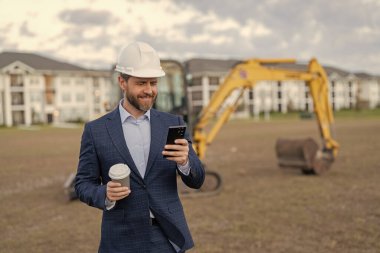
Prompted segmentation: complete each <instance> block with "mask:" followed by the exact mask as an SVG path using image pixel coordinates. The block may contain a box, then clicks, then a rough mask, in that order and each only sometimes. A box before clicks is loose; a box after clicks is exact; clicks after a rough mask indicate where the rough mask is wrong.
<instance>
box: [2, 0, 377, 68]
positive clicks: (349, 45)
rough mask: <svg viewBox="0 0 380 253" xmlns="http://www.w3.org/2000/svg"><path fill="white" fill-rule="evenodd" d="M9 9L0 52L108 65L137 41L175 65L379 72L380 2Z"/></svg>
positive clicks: (118, 0) (169, 2)
mask: <svg viewBox="0 0 380 253" xmlns="http://www.w3.org/2000/svg"><path fill="white" fill-rule="evenodd" d="M20 2H21V3H22V4H20ZM11 3H13V2H9V4H7V5H3V6H2V8H0V16H1V17H2V22H1V24H0V43H1V44H0V45H1V47H2V48H5V49H12V48H19V49H20V50H32V51H33V50H34V51H37V52H38V51H49V52H53V53H54V52H56V53H55V54H56V55H57V56H59V57H60V58H63V59H64V58H65V57H66V58H68V59H69V60H70V61H71V62H75V60H76V59H77V60H78V61H80V63H81V64H82V65H84V66H86V64H87V65H88V66H94V64H96V65H100V64H102V63H103V64H105V66H108V65H109V64H112V63H114V61H115V58H116V55H117V52H118V50H119V49H120V48H121V46H122V45H123V44H125V43H128V42H131V41H134V40H144V41H147V42H148V43H150V44H152V45H153V46H154V47H156V48H157V50H158V51H159V53H160V55H163V56H165V57H166V58H173V59H179V60H183V59H188V58H189V57H213V58H240V59H245V58H249V57H265V58H269V57H275V58H279V57H292V58H297V59H298V58H302V60H308V58H309V57H312V56H315V57H317V58H318V59H319V60H320V62H322V63H325V62H326V63H331V64H334V65H335V66H336V67H341V68H349V69H348V70H355V69H367V70H368V71H372V72H379V70H378V69H380V68H379V67H378V66H379V64H380V58H376V57H375V56H378V55H379V53H380V48H379V46H378V45H380V34H379V33H380V32H379V31H380V27H379V26H380V14H379V13H380V0H346V1H344V2H342V1H331V0H319V1H303V0H265V1H263V0H261V1H260V0H258V1H251V0H241V1H239V2H238V3H236V1H231V0H219V1H218V2H217V4H215V1H203V0H193V1H187V0H144V1H137V0H134V1H132V0H128V1H125V0H113V1H112V4H110V3H109V2H105V1H100V0H85V1H75V0H66V1H60V2H59V3H57V2H55V1H54V2H53V1H50V0H39V1H37V2H30V1H26V0H18V1H17V4H16V2H14V5H13V4H11ZM16 5H17V6H16ZM15 8H17V12H14V13H13V15H8V14H9V13H10V12H12V11H13V10H14V9H15ZM44 8H45V9H48V10H49V11H48V12H46V11H41V10H42V9H44ZM28 36H29V37H28ZM26 37H27V39H25V38H26Z"/></svg>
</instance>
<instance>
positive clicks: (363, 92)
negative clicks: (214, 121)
mask: <svg viewBox="0 0 380 253" xmlns="http://www.w3.org/2000/svg"><path fill="white" fill-rule="evenodd" d="M238 63H239V61H238V60H217V59H191V60H188V61H186V62H185V68H186V73H187V79H188V81H189V84H190V87H189V88H188V94H189V98H190V101H191V103H192V105H193V112H194V114H197V113H199V112H200V110H201V109H202V108H203V107H204V106H205V105H207V104H208V103H209V101H210V98H211V95H212V94H213V93H214V92H215V90H216V89H218V86H219V85H220V84H221V83H222V82H223V81H224V79H225V77H226V76H227V74H228V72H229V71H230V69H231V68H233V66H235V65H236V64H238ZM277 67H278V68H284V69H292V70H300V71H306V70H307V67H308V64H307V63H305V64H300V63H296V64H290V63H282V64H278V65H277ZM324 69H325V71H326V73H327V75H328V79H329V84H328V85H329V98H330V101H331V104H332V107H333V110H335V111H338V110H342V109H354V108H369V109H373V108H376V107H379V106H380V77H379V76H373V75H369V74H365V73H350V72H347V71H344V70H342V69H338V68H335V67H329V66H325V67H324ZM236 96H237V94H232V95H231V97H230V101H227V102H226V103H227V104H228V103H231V102H232V101H234V100H235V98H236ZM288 111H306V112H312V111H313V101H312V98H311V97H310V94H309V88H308V86H307V85H306V84H305V82H303V81H299V80H293V81H260V82H258V83H257V84H256V85H255V86H254V87H253V88H251V89H249V90H248V91H246V92H245V93H244V94H243V97H242V103H241V104H240V106H239V107H238V109H237V111H236V113H235V114H234V117H249V116H253V117H259V115H260V113H264V115H268V114H269V112H281V113H287V112H288Z"/></svg>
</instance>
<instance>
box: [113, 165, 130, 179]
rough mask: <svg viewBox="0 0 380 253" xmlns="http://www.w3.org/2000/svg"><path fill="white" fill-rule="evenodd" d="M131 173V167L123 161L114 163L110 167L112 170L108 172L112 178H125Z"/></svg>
mask: <svg viewBox="0 0 380 253" xmlns="http://www.w3.org/2000/svg"><path fill="white" fill-rule="evenodd" d="M130 173H131V170H130V169H129V167H128V165H126V164H123V163H118V164H115V165H112V166H111V168H110V171H109V172H108V175H109V177H110V178H112V179H123V178H125V177H127V176H129V174H130Z"/></svg>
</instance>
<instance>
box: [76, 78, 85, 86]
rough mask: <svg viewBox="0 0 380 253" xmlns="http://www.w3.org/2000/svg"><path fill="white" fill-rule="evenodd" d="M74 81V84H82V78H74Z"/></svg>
mask: <svg viewBox="0 0 380 253" xmlns="http://www.w3.org/2000/svg"><path fill="white" fill-rule="evenodd" d="M75 83H76V84H78V85H82V84H84V78H79V77H78V78H77V79H76V80H75Z"/></svg>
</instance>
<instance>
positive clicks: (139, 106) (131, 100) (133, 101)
mask: <svg viewBox="0 0 380 253" xmlns="http://www.w3.org/2000/svg"><path fill="white" fill-rule="evenodd" d="M145 96H150V97H151V98H152V103H151V104H147V105H144V104H141V103H139V101H138V98H137V97H134V96H132V95H129V94H127V92H125V93H124V97H125V98H126V99H127V100H128V102H129V103H130V104H131V105H132V106H133V107H134V108H136V109H137V110H139V111H143V112H147V111H149V110H150V109H151V108H152V106H153V104H154V102H155V101H156V98H157V96H154V95H145Z"/></svg>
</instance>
